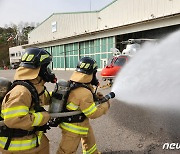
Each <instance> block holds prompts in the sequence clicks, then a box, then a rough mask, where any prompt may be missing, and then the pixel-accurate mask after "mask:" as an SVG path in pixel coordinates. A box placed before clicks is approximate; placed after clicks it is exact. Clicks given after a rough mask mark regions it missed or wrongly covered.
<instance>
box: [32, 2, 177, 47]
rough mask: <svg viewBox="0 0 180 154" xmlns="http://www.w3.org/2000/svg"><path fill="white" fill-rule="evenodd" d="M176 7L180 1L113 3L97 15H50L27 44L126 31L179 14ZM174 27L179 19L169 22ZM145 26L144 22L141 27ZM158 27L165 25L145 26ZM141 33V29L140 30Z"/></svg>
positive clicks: (92, 13) (96, 13) (95, 13)
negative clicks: (99, 32)
mask: <svg viewBox="0 0 180 154" xmlns="http://www.w3.org/2000/svg"><path fill="white" fill-rule="evenodd" d="M179 6H180V0H116V1H114V2H112V3H111V4H110V5H108V6H107V7H105V8H103V9H102V10H100V11H98V12H77V13H58V14H53V15H51V16H50V17H49V18H48V19H46V20H45V21H44V22H43V23H42V24H40V25H39V26H38V27H37V28H36V29H34V30H33V31H32V32H31V33H30V34H29V44H38V43H42V42H49V43H50V42H54V41H55V40H61V39H62V38H70V37H72V36H77V37H76V38H79V37H80V36H79V35H82V34H86V33H87V34H91V32H96V31H101V30H105V29H110V28H114V27H121V29H122V32H123V27H124V28H125V29H126V27H125V26H126V25H131V24H136V23H141V22H144V21H145V22H147V21H148V22H149V21H154V20H157V19H159V18H162V17H167V16H169V15H173V14H178V13H180V7H179ZM172 17H173V16H172ZM161 20H162V19H161ZM164 20H168V19H167V18H166V19H164ZM157 21H158V20H157ZM53 22H56V23H57V31H56V32H52V27H51V26H52V25H51V24H52V23H53ZM159 22H161V21H159ZM154 23H156V22H154ZM161 23H162V22H161ZM175 24H180V20H179V22H178V23H177V20H176V22H175V23H173V22H171V23H169V26H170V25H175ZM145 25H146V23H144V26H143V25H142V27H145ZM158 26H160V27H163V26H168V25H162V24H160V23H158V24H157V26H153V27H149V29H151V28H157V27H158ZM142 30H145V29H143V28H142ZM134 31H135V29H134ZM89 36H90V35H89Z"/></svg>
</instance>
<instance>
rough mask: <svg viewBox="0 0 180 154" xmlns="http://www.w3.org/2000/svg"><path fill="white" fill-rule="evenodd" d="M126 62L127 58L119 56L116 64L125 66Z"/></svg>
mask: <svg viewBox="0 0 180 154" xmlns="http://www.w3.org/2000/svg"><path fill="white" fill-rule="evenodd" d="M125 62H126V58H117V59H116V61H115V62H114V65H115V66H123V65H124V64H125Z"/></svg>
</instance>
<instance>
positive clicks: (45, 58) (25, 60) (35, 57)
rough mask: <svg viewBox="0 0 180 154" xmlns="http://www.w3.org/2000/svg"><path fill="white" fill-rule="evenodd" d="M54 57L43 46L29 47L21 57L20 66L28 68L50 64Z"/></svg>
mask: <svg viewBox="0 0 180 154" xmlns="http://www.w3.org/2000/svg"><path fill="white" fill-rule="evenodd" d="M51 61H52V57H51V55H50V53H49V52H47V51H46V50H44V49H41V48H27V49H26V50H25V53H24V54H23V56H22V58H21V63H20V66H22V67H27V68H38V67H40V66H42V65H44V64H45V65H49V64H50V62H51Z"/></svg>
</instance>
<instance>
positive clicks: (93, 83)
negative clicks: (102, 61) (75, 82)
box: [91, 70, 99, 86]
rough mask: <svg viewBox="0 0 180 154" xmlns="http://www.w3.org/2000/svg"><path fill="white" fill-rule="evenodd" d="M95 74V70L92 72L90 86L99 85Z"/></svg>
mask: <svg viewBox="0 0 180 154" xmlns="http://www.w3.org/2000/svg"><path fill="white" fill-rule="evenodd" d="M96 73H97V70H95V71H94V72H93V78H92V81H91V84H92V85H94V86H98V85H99V80H98V79H97V77H96Z"/></svg>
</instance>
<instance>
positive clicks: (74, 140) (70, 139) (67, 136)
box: [57, 127, 98, 154]
mask: <svg viewBox="0 0 180 154" xmlns="http://www.w3.org/2000/svg"><path fill="white" fill-rule="evenodd" d="M80 141H81V143H82V150H83V153H84V154H86V153H88V154H98V151H97V147H96V143H95V137H94V133H93V130H92V128H91V127H90V128H89V131H88V134H87V135H79V134H75V133H71V132H69V131H66V130H64V129H63V130H62V139H61V142H60V145H59V148H58V151H57V154H75V153H76V151H77V149H78V146H79V143H80Z"/></svg>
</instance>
